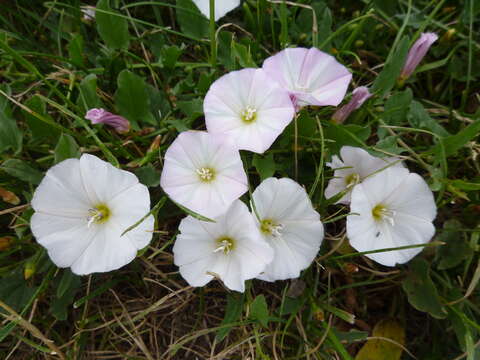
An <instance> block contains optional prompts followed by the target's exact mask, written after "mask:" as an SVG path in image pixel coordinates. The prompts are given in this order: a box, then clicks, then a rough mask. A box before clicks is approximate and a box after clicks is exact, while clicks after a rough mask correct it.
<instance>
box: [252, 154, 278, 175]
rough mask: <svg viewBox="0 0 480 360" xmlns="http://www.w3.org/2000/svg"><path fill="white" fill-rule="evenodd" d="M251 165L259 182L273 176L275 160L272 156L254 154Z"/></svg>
mask: <svg viewBox="0 0 480 360" xmlns="http://www.w3.org/2000/svg"><path fill="white" fill-rule="evenodd" d="M252 165H253V166H255V169H257V171H258V174H259V175H260V179H261V180H265V179H266V178H269V177H272V176H273V174H275V170H276V165H275V160H274V159H273V154H268V155H266V156H262V155H258V154H255V155H254V156H253V161H252Z"/></svg>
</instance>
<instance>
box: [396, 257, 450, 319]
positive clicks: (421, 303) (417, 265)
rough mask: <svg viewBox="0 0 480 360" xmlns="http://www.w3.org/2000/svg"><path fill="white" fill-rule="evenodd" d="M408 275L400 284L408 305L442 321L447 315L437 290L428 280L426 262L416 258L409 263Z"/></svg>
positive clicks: (428, 271)
mask: <svg viewBox="0 0 480 360" xmlns="http://www.w3.org/2000/svg"><path fill="white" fill-rule="evenodd" d="M409 270H410V272H409V274H408V276H407V278H406V279H405V280H404V281H403V282H402V287H403V290H404V291H405V293H406V294H407V297H408V301H409V303H410V304H411V305H412V306H413V307H414V308H415V309H417V310H419V311H423V312H428V313H429V314H430V315H431V316H433V317H434V318H436V319H443V318H445V317H446V315H447V313H446V311H445V308H444V307H443V305H442V304H441V302H440V298H439V296H438V292H437V288H436V287H435V284H434V283H433V281H432V279H431V278H430V267H429V265H428V262H427V261H425V260H424V259H421V258H416V259H414V260H413V261H412V262H411V263H410V267H409Z"/></svg>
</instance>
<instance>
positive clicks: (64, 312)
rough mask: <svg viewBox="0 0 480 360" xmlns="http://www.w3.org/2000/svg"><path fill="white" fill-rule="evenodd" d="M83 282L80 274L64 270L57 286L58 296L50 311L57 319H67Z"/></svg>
mask: <svg viewBox="0 0 480 360" xmlns="http://www.w3.org/2000/svg"><path fill="white" fill-rule="evenodd" d="M81 284H82V280H81V278H80V276H77V275H75V274H73V273H72V272H71V271H70V270H69V269H66V270H64V273H63V275H62V278H61V279H60V282H59V284H58V286H57V294H56V297H55V298H54V299H53V301H52V303H51V305H50V312H51V313H52V315H53V316H55V318H56V319H57V320H60V321H65V320H67V317H68V310H69V307H70V306H71V305H72V303H73V300H74V299H75V294H76V293H77V292H78V290H79V288H80V285H81Z"/></svg>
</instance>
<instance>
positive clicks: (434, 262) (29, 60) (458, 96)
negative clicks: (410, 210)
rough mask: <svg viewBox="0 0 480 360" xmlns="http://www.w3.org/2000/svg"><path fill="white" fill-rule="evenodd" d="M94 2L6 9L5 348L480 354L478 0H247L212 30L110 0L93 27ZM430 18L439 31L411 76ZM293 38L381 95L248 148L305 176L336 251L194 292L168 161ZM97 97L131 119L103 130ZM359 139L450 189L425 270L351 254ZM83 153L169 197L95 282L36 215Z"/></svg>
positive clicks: (105, 352) (129, 354)
mask: <svg viewBox="0 0 480 360" xmlns="http://www.w3.org/2000/svg"><path fill="white" fill-rule="evenodd" d="M85 5H88V4H85V3H80V1H77V0H63V1H40V0H37V1H27V0H12V1H3V2H0V161H1V165H0V190H1V197H2V199H3V201H0V214H1V216H0V224H1V228H0V232H1V233H0V277H1V278H0V315H1V316H2V322H1V323H0V340H1V341H0V357H1V358H2V359H7V358H8V359H24V358H25V359H27V358H28V359H31V358H38V359H43V358H52V359H53V358H59V357H60V358H62V357H63V358H67V359H101V358H119V359H145V358H146V359H210V358H211V359H247V358H248V359H304V358H306V359H339V358H340V359H352V358H355V357H356V358H357V359H367V358H368V359H399V358H400V357H401V358H403V359H409V358H411V357H412V355H414V356H416V358H417V359H432V360H433V359H452V360H453V359H462V358H466V359H468V360H472V359H480V350H478V348H479V347H480V346H479V345H480V341H479V338H480V337H479V332H480V307H479V305H480V304H479V296H480V293H479V290H478V286H477V284H478V282H479V280H480V258H479V237H480V227H479V218H480V192H479V190H480V163H479V155H480V145H479V144H478V138H479V133H480V108H479V103H480V100H479V89H480V85H479V81H478V80H479V77H480V61H479V60H478V59H479V56H480V36H479V34H480V21H479V19H480V2H478V1H475V0H438V1H434V0H432V1H427V0H415V1H412V0H410V1H407V0H399V1H396V0H386V1H383V0H372V1H369V0H362V1H354V0H342V1H326V0H325V1H323V0H300V1H296V2H293V3H292V2H283V1H267V0H258V1H255V0H247V1H244V2H243V3H242V5H241V7H239V8H238V9H236V10H235V11H233V12H231V13H230V14H229V15H228V16H227V17H226V18H224V19H222V20H221V21H220V22H219V23H218V24H217V27H216V28H212V27H211V25H213V24H210V23H209V21H208V20H207V19H205V18H204V17H202V16H201V15H200V14H199V13H198V11H197V10H196V8H195V7H194V6H193V5H192V3H191V1H190V0H177V1H168V0H165V1H148V0H147V1H120V0H111V1H108V0H100V1H99V2H98V3H97V4H95V3H93V2H91V3H90V4H89V5H92V6H94V5H96V6H97V13H96V20H95V21H92V20H85V19H83V14H82V12H81V6H85ZM220 25H221V26H220ZM427 30H428V31H434V32H436V33H438V35H439V37H440V38H439V41H438V42H436V43H435V44H434V46H433V47H432V48H431V50H430V52H429V54H428V56H427V57H426V59H425V60H424V61H423V62H422V63H421V66H420V67H419V68H418V69H417V72H416V73H415V75H414V76H412V77H411V78H410V79H409V80H408V81H407V82H406V83H405V84H403V85H399V84H398V82H397V78H398V75H399V73H400V70H401V67H402V66H403V63H404V61H405V57H406V54H407V51H408V49H409V47H410V46H411V44H412V43H413V41H414V40H415V39H416V38H417V37H418V36H419V34H420V33H421V32H423V31H427ZM212 31H213V32H212ZM212 34H215V36H212ZM212 40H213V41H212ZM288 46H305V47H311V46H317V47H319V48H320V49H321V50H323V51H326V52H328V53H331V54H333V55H335V56H336V57H337V59H338V60H339V61H340V62H341V63H343V64H345V65H346V66H347V67H349V69H350V70H351V71H352V72H353V84H352V87H351V88H350V90H351V89H353V87H356V86H359V85H367V86H370V87H371V89H373V91H375V96H374V97H373V98H371V99H370V100H369V101H368V102H367V103H366V104H364V106H363V107H362V108H361V109H360V110H358V111H356V112H355V113H354V114H353V115H352V116H351V117H350V118H349V119H348V120H347V121H346V122H345V123H344V124H335V123H333V122H331V121H330V118H331V115H332V113H333V111H334V110H335V109H333V108H331V107H323V108H312V109H306V110H304V111H302V113H301V114H300V116H299V118H298V119H297V121H296V122H295V123H292V125H291V126H289V127H288V128H287V130H286V131H285V132H284V133H283V134H282V136H281V137H280V138H279V139H278V140H277V141H276V142H275V144H274V146H273V147H272V148H271V149H270V150H269V151H268V152H267V153H266V154H265V155H264V156H260V155H253V154H250V153H243V154H242V156H243V159H244V163H245V164H246V167H247V168H248V174H249V179H250V183H251V186H252V188H254V187H255V186H256V185H257V184H258V183H259V182H260V180H261V179H263V178H266V177H269V176H272V175H275V176H277V177H282V176H288V177H291V178H294V179H297V181H298V182H300V183H301V184H303V185H304V186H305V187H306V189H307V191H308V192H309V194H310V196H311V199H312V201H313V203H314V206H315V207H316V209H317V210H318V211H319V212H320V214H321V216H322V219H323V221H324V223H325V224H326V239H325V241H324V244H323V246H322V249H321V251H320V254H319V256H318V258H317V260H316V262H315V263H314V264H313V265H312V266H311V267H310V268H309V269H308V270H306V271H304V272H303V274H302V276H301V278H300V279H298V280H292V281H283V282H276V283H274V284H268V283H265V282H260V281H251V282H249V284H248V287H247V291H246V293H245V294H238V293H230V292H228V291H227V290H226V289H224V288H223V287H222V286H221V284H220V283H218V282H213V283H211V284H209V285H208V286H207V287H205V288H202V289H193V288H190V287H188V286H187V284H186V283H185V282H184V281H183V279H182V278H181V277H180V276H179V275H178V273H177V269H176V267H175V266H174V265H173V261H172V255H171V245H172V243H173V242H174V239H175V234H176V228H177V225H178V222H179V220H180V219H181V218H182V217H183V216H184V212H183V211H182V210H181V209H179V208H178V207H176V206H175V205H174V204H172V203H171V202H170V201H169V200H167V201H166V198H165V195H164V194H163V193H162V191H161V189H160V187H159V175H160V171H161V168H162V158H163V154H164V153H165V150H166V148H167V147H168V146H169V144H170V143H171V142H172V140H173V139H174V138H175V136H176V135H177V134H178V132H180V131H184V130H187V129H203V128H204V121H203V111H202V102H203V97H204V96H205V93H206V91H207V90H208V88H209V86H210V84H211V83H212V82H213V81H214V80H215V79H217V78H218V77H220V76H221V75H222V74H224V73H226V72H228V71H232V70H237V69H241V68H244V67H258V66H261V64H262V62H263V60H264V59H265V58H266V57H268V56H270V55H271V54H273V53H275V52H277V51H279V50H281V49H283V48H285V47H288ZM92 107H104V108H106V109H108V110H110V111H112V112H116V113H119V114H121V115H123V116H125V117H126V118H128V119H129V120H130V122H131V124H132V131H131V132H130V133H128V134H126V135H119V134H116V133H115V132H113V131H111V129H108V128H106V127H102V126H93V125H92V124H90V122H88V121H86V120H84V115H85V112H86V111H87V110H88V109H90V108H92ZM343 145H352V146H359V147H362V148H364V149H366V150H368V151H369V152H370V153H371V154H373V155H379V156H385V155H396V156H400V157H402V158H404V159H405V160H406V163H407V165H408V167H409V168H410V169H411V170H412V171H415V172H418V173H420V174H421V175H422V176H424V178H425V179H426V180H427V181H428V183H429V185H430V187H431V189H432V190H433V191H434V192H435V199H436V202H437V205H438V208H439V212H438V216H437V219H436V221H435V225H436V227H437V233H436V235H435V238H434V239H433V241H432V243H431V244H430V245H429V246H427V247H426V248H425V249H424V251H423V252H422V253H421V255H419V256H418V257H417V258H416V259H414V260H413V261H411V262H410V263H408V264H406V265H403V266H398V267H396V268H385V267H382V266H380V265H377V264H375V263H373V262H372V261H369V260H368V259H366V258H365V257H362V256H361V254H358V253H356V252H355V251H354V250H353V249H352V248H350V247H349V246H348V240H347V239H346V236H345V216H346V215H347V214H348V208H345V207H343V206H336V205H332V203H333V202H332V201H326V200H325V199H324V197H323V190H324V188H325V186H326V183H327V182H328V180H329V178H330V177H331V176H332V172H331V171H330V170H327V169H326V168H325V166H324V164H325V162H326V161H329V160H330V158H331V156H332V155H333V154H337V153H338V151H339V149H340V147H341V146H343ZM83 152H88V153H92V154H95V155H97V156H99V157H101V158H102V159H104V160H107V161H110V162H111V163H112V164H114V165H116V166H119V167H121V168H123V169H127V170H130V171H133V172H134V173H135V174H136V175H137V176H138V177H139V178H140V180H141V182H143V183H144V184H145V185H147V186H148V187H149V188H150V192H151V196H152V203H153V204H157V205H156V206H155V213H156V218H157V224H156V225H157V228H156V229H157V232H156V234H155V236H154V239H153V241H152V243H151V245H150V246H149V247H148V248H146V249H145V250H144V251H142V252H141V253H140V254H139V256H138V258H137V259H136V260H135V261H134V262H133V263H131V264H130V265H128V266H126V267H124V268H122V269H121V270H120V271H116V272H112V273H108V274H95V275H92V276H88V277H78V276H75V275H73V274H72V273H71V272H70V271H69V270H68V269H67V270H63V269H58V268H56V267H55V266H54V265H53V264H52V263H51V262H50V260H49V259H48V256H47V255H46V253H45V251H44V250H43V249H42V248H41V247H40V246H39V245H38V244H37V243H36V242H35V240H34V239H33V238H32V235H31V232H30V230H29V226H28V224H29V218H30V216H31V215H32V209H31V208H30V207H29V201H30V199H31V197H32V194H33V191H34V189H35V186H36V185H38V184H39V182H40V181H41V179H42V177H43V175H44V173H45V172H46V170H48V168H49V167H51V166H52V165H54V164H56V163H58V162H60V161H62V160H64V159H67V158H70V157H78V156H79V155H80V154H81V153H83ZM8 192H10V193H8ZM392 319H393V320H392ZM392 321H393V322H392ZM376 324H378V326H377V327H375V325H376ZM385 324H387V325H388V326H387V325H385ZM392 324H394V325H392ZM374 328H375V330H374ZM372 330H373V332H372ZM372 334H373V335H372ZM378 334H380V335H378ZM369 336H370V337H372V336H373V337H374V338H375V336H376V337H378V336H380V337H382V336H383V337H387V338H389V339H391V342H390V343H389V344H390V345H389V346H390V348H388V346H387V345H386V344H387V343H388V342H385V341H383V342H381V341H380V342H379V343H373V344H372V343H371V341H372V339H370V338H369ZM368 339H370V340H368ZM367 340H368V341H369V343H367V344H370V345H367V350H362V351H359V350H360V348H361V347H362V345H363V344H365V342H366V341H367ZM377 341H379V340H377ZM392 344H393V345H392ZM392 346H393V350H392ZM385 347H387V350H385ZM372 349H373V350H372ZM375 349H376V350H375ZM399 349H401V351H399ZM54 353H56V354H54ZM357 354H358V355H357ZM365 354H367V356H366V355H365ZM365 356H366V357H365ZM382 356H383V357H382Z"/></svg>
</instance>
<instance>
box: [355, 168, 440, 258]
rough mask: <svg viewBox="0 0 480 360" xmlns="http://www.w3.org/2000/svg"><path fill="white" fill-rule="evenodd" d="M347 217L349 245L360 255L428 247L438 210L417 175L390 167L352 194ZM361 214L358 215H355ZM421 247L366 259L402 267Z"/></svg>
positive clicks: (357, 187) (368, 255)
mask: <svg viewBox="0 0 480 360" xmlns="http://www.w3.org/2000/svg"><path fill="white" fill-rule="evenodd" d="M350 210H351V212H352V215H350V216H348V218H347V236H348V238H349V240H350V245H351V246H352V247H353V248H355V249H356V250H357V251H359V252H364V251H372V250H380V249H389V248H396V247H402V246H409V245H419V244H426V243H428V242H429V241H430V239H431V238H432V237H433V235H434V233H435V227H434V226H433V224H432V221H433V219H435V216H436V213H437V208H436V206H435V201H434V199H433V194H432V191H431V190H430V189H429V187H428V185H427V183H426V182H425V181H424V180H423V179H422V178H421V177H420V176H419V175H418V174H414V173H410V172H409V171H408V170H407V169H405V168H400V167H391V168H388V169H385V170H384V171H382V172H380V173H378V174H376V175H374V176H372V177H369V178H368V179H366V180H365V181H364V182H362V183H361V184H358V185H356V186H355V187H354V188H353V191H352V202H351V204H350ZM356 214H358V215H356ZM422 249H423V248H422V247H417V248H411V249H404V250H394V251H386V252H378V253H373V254H366V255H365V256H366V257H368V258H370V259H372V260H374V261H376V262H378V263H380V264H382V265H386V266H394V265H395V264H403V263H406V262H407V261H409V260H410V259H412V258H413V257H414V256H415V255H417V254H418V253H419V252H421V251H422Z"/></svg>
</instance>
